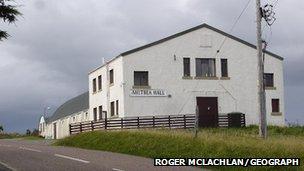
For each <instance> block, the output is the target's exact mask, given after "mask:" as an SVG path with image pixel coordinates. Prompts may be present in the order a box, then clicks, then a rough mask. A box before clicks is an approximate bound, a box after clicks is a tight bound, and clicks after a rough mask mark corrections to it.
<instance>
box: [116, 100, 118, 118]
mask: <svg viewBox="0 0 304 171" xmlns="http://www.w3.org/2000/svg"><path fill="white" fill-rule="evenodd" d="M118 107H119V106H118V100H116V115H117V116H118Z"/></svg>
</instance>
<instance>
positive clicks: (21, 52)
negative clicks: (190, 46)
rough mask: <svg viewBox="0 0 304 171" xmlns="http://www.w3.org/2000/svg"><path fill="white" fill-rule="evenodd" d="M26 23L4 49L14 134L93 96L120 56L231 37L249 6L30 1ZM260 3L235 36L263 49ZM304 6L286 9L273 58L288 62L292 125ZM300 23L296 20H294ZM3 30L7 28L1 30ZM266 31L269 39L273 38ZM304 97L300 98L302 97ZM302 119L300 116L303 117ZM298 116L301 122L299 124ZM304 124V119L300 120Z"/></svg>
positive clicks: (191, 0)
mask: <svg viewBox="0 0 304 171" xmlns="http://www.w3.org/2000/svg"><path fill="white" fill-rule="evenodd" d="M20 2H21V4H23V6H22V7H21V10H22V13H23V14H24V16H23V17H22V18H20V19H19V21H18V22H17V23H16V24H17V26H14V25H6V24H4V25H3V27H4V28H5V29H7V30H8V31H9V33H10V34H11V35H12V37H10V39H9V40H7V41H4V42H0V60H1V63H0V80H1V84H0V95H1V99H0V123H1V124H4V125H5V127H6V128H7V129H8V130H9V131H24V130H25V129H26V128H33V127H35V126H36V124H37V118H39V116H40V115H41V113H42V111H43V107H44V106H46V105H50V106H51V107H52V111H54V110H55V109H56V107H58V106H59V105H60V104H61V103H63V102H64V101H65V100H67V99H69V98H71V97H73V96H76V95H78V94H80V93H81V92H84V91H86V90H87V89H88V87H87V86H88V80H87V74H88V72H89V71H90V70H92V69H94V68H95V67H98V66H99V65H101V61H102V57H105V58H106V59H110V58H112V57H114V56H116V55H118V54H119V53H121V52H123V51H125V50H129V49H131V48H134V47H137V46H140V45H143V44H145V43H148V42H151V41H155V40H158V39H160V38H163V37H165V36H168V35H171V34H174V33H176V32H179V31H182V30H184V29H187V28H190V27H192V26H196V25H198V24H201V23H203V22H207V23H209V24H210V25H213V26H215V27H217V28H219V29H222V30H223V31H226V32H228V31H229V30H230V28H231V26H232V24H233V22H234V21H235V19H236V17H237V16H238V15H239V13H240V11H241V10H242V8H243V7H244V5H245V3H246V1H243V0H230V1H229V2H227V1H222V0H214V1H207V0H168V1H163V0H131V1H125V0H116V1H113V0H104V1H100V0H87V1H82V0H73V1H67V0H63V1H59V0H52V1H46V0H27V1H26V0H23V1H20ZM254 5H255V4H254V3H253V1H252V2H251V4H250V5H249V7H248V9H247V10H246V12H245V13H244V15H243V16H242V17H241V19H240V21H239V23H238V24H237V26H236V27H235V29H234V30H233V32H232V34H233V35H236V36H238V37H240V38H243V39H245V40H247V41H249V42H251V43H255V16H254V13H255V11H254V10H255V9H254ZM303 6H304V3H303V2H299V1H296V0H290V1H288V2H287V1H279V4H278V5H277V6H276V11H277V18H278V19H277V21H276V23H275V24H274V25H273V27H272V36H271V39H270V40H271V42H270V46H269V48H270V50H271V51H274V52H276V53H278V54H280V55H281V56H283V57H285V58H286V60H285V73H286V77H285V83H286V87H285V89H286V92H287V93H286V108H287V115H288V118H291V119H296V117H298V118H301V117H302V118H304V116H303V113H302V114H301V113H299V111H300V106H301V104H302V101H303V99H301V98H300V97H296V96H294V94H300V93H302V94H303V92H304V91H303V90H302V89H301V87H302V86H303V76H302V73H303V69H302V68H303V67H302V66H303V62H304V61H303V58H301V57H303V56H304V51H303V48H302V47H303V41H304V37H303V34H302V28H303V26H304V23H303V22H302V20H301V18H300V17H301V16H303V11H304V10H303ZM291 8H292V10H291ZM291 12H292V13H293V15H290V13H291ZM1 28H2V25H1ZM270 33H271V32H270V30H269V29H268V28H266V29H265V34H264V35H265V36H266V35H267V36H268V37H269V36H270ZM296 91H299V92H300V93H297V92H296ZM296 113H297V114H296ZM295 116H296V117H295ZM299 116H300V117H299Z"/></svg>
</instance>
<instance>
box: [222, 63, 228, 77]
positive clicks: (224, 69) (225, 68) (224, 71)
mask: <svg viewBox="0 0 304 171" xmlns="http://www.w3.org/2000/svg"><path fill="white" fill-rule="evenodd" d="M221 71H222V77H228V61H227V59H221Z"/></svg>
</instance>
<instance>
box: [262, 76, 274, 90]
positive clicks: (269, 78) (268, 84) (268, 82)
mask: <svg viewBox="0 0 304 171" xmlns="http://www.w3.org/2000/svg"><path fill="white" fill-rule="evenodd" d="M264 82H265V83H264V84H265V87H274V84H273V73H265V74H264Z"/></svg>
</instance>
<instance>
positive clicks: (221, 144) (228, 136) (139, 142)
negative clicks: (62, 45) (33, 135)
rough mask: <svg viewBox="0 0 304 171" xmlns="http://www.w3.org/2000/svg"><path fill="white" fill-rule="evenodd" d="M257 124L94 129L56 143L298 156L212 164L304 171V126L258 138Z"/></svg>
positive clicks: (154, 153)
mask: <svg viewBox="0 0 304 171" xmlns="http://www.w3.org/2000/svg"><path fill="white" fill-rule="evenodd" d="M257 133H258V128H257V127H247V128H244V129H232V128H229V129H226V128H225V129H222V128H217V129H202V130H200V132H199V134H198V137H197V138H193V132H192V131H190V130H167V129H164V130H132V131H95V132H89V133H82V134H78V135H75V136H70V137H67V138H65V139H62V140H59V141H57V142H56V143H55V145H62V146H72V147H80V148H86V149H94V150H103V151H111V152H118V153H125V154H131V155H138V156H144V157H149V158H161V157H164V158H194V157H198V158H202V157H203V158H206V157H208V158H211V157H225V158H226V157H227V158H230V157H233V158H249V157H253V158H254V157H256V158H266V157H269V158H287V157H292V158H301V166H300V167H297V168H296V167H248V168H243V167H212V168H213V169H218V170H304V167H303V160H304V128H303V127H295V128H280V127H270V128H269V138H268V139H267V140H263V139H260V138H259V137H258V136H257Z"/></svg>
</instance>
